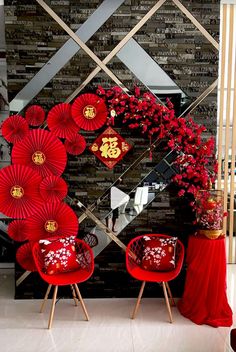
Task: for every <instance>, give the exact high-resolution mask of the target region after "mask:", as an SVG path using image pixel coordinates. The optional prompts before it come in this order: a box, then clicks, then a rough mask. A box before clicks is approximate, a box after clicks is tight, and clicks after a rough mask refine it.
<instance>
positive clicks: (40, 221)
mask: <svg viewBox="0 0 236 352" xmlns="http://www.w3.org/2000/svg"><path fill="white" fill-rule="evenodd" d="M26 222H27V231H28V236H29V240H30V241H39V240H40V239H44V238H48V237H54V236H62V237H67V236H73V235H77V232H78V228H79V224H78V218H77V216H76V214H75V213H74V211H73V210H72V209H71V208H70V207H69V205H67V204H65V203H58V202H57V203H47V204H45V205H44V206H43V207H41V208H40V209H39V211H38V212H37V213H34V214H33V215H32V216H30V217H28V218H27V219H26Z"/></svg>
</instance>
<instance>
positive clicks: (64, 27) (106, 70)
mask: <svg viewBox="0 0 236 352" xmlns="http://www.w3.org/2000/svg"><path fill="white" fill-rule="evenodd" d="M36 2H37V3H38V4H39V5H40V6H42V8H43V9H44V10H45V11H46V12H47V13H48V14H49V15H50V16H51V17H52V18H53V19H54V20H55V21H56V22H57V23H58V24H59V26H60V27H62V28H63V29H64V31H65V32H66V33H67V34H69V36H70V37H71V38H72V39H73V40H74V41H75V42H76V43H77V44H79V46H80V47H81V48H82V49H83V50H84V51H85V52H86V54H88V55H89V56H90V57H91V59H92V60H93V61H95V62H96V64H97V65H98V66H99V67H101V69H103V71H105V72H106V74H107V75H108V76H109V77H110V78H111V79H112V80H113V81H114V82H115V83H116V84H117V85H118V86H120V87H121V88H122V89H123V83H122V82H121V81H120V80H119V79H118V78H117V77H116V76H115V75H114V73H113V72H112V71H111V70H110V69H109V68H108V67H107V66H106V65H104V63H103V62H102V61H101V60H100V59H99V58H98V57H97V56H96V55H95V54H94V53H93V51H92V50H91V49H89V47H88V46H87V45H86V44H85V43H84V42H83V41H82V40H81V39H80V38H79V37H78V36H77V35H76V34H75V33H74V32H73V31H72V30H71V29H70V27H69V26H67V24H66V23H65V22H64V21H62V19H61V18H60V17H59V16H58V15H57V14H56V13H55V12H54V11H53V10H52V9H51V8H50V7H49V6H48V5H47V4H46V3H45V2H44V1H43V0H36Z"/></svg>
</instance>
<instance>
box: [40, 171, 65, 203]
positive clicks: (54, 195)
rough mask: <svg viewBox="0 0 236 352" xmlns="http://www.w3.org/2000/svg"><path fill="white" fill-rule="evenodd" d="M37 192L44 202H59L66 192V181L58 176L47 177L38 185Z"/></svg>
mask: <svg viewBox="0 0 236 352" xmlns="http://www.w3.org/2000/svg"><path fill="white" fill-rule="evenodd" d="M39 191H40V194H41V196H42V198H43V199H44V200H45V202H60V201H62V200H63V199H64V198H65V197H66V195H67V191H68V187H67V184H66V181H65V180H63V178H61V177H59V176H54V175H51V176H48V177H45V178H44V179H43V181H42V182H41V183H40V186H39Z"/></svg>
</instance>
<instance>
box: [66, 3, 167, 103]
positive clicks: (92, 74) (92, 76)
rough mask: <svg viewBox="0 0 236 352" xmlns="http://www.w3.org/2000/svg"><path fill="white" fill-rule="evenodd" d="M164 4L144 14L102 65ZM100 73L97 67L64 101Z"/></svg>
mask: <svg viewBox="0 0 236 352" xmlns="http://www.w3.org/2000/svg"><path fill="white" fill-rule="evenodd" d="M165 2H166V0H159V1H157V3H156V4H155V5H154V6H153V7H152V8H151V9H150V10H149V11H148V12H147V13H146V15H145V16H143V18H142V19H141V20H140V21H139V22H138V23H137V24H136V25H135V26H134V27H133V28H132V29H131V31H130V32H129V33H127V34H126V36H125V37H124V38H123V39H122V40H121V41H120V42H119V43H118V44H117V45H116V47H115V48H114V49H113V50H112V51H111V52H110V53H109V54H108V55H107V56H106V57H105V59H104V60H103V61H102V62H103V63H104V65H106V64H108V62H109V61H111V59H112V58H113V57H114V56H115V55H116V54H117V53H118V52H119V51H120V50H121V49H122V48H123V46H124V45H125V44H126V43H127V42H128V41H129V40H130V39H131V38H132V37H133V36H134V35H135V33H137V31H138V30H139V29H140V28H141V27H142V26H143V25H144V24H145V23H146V22H147V21H148V20H149V19H150V18H151V17H152V15H153V14H154V13H155V12H156V11H157V10H158V9H159V8H160V7H161V6H162V5H163V4H164V3H165ZM100 71H101V67H100V66H97V67H96V68H95V69H94V70H93V71H92V72H91V73H90V74H89V76H88V77H87V78H86V79H85V81H84V82H83V83H82V84H81V85H80V86H79V87H78V88H77V89H76V90H75V91H74V92H73V93H72V94H71V95H70V96H69V97H68V98H67V99H66V102H67V103H69V102H71V101H72V100H73V99H74V98H75V97H76V96H77V95H78V94H79V93H80V92H81V90H82V89H83V88H84V87H86V85H87V84H88V83H89V82H90V81H91V80H92V79H93V78H94V77H95V76H96V75H97V74H98V72H100Z"/></svg>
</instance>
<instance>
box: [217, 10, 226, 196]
mask: <svg viewBox="0 0 236 352" xmlns="http://www.w3.org/2000/svg"><path fill="white" fill-rule="evenodd" d="M222 17H223V18H222V35H221V43H222V44H221V55H220V57H221V68H220V82H219V93H218V99H219V128H218V148H217V150H218V174H217V188H218V189H220V190H221V188H222V187H221V177H222V143H223V123H224V92H225V91H224V81H225V67H226V66H225V58H226V26H227V5H223V16H222Z"/></svg>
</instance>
